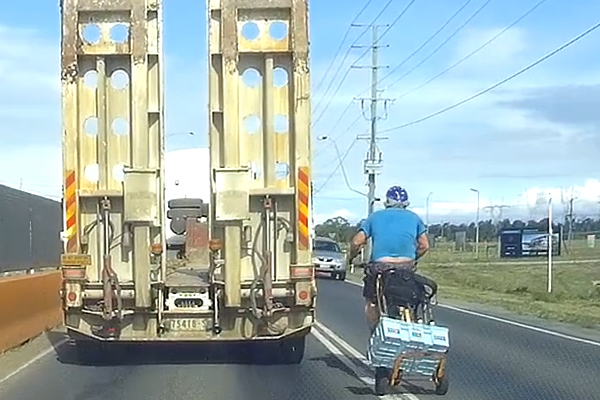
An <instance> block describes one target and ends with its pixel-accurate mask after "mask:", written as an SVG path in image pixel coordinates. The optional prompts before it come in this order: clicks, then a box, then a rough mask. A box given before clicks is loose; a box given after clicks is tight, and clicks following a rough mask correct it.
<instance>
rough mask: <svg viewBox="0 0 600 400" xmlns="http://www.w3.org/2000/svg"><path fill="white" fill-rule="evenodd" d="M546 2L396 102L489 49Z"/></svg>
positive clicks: (399, 97)
mask: <svg viewBox="0 0 600 400" xmlns="http://www.w3.org/2000/svg"><path fill="white" fill-rule="evenodd" d="M545 2H546V0H540V1H539V2H538V3H537V4H535V5H534V6H533V7H531V8H530V9H529V10H528V11H527V12H526V13H524V14H523V15H521V16H520V17H519V18H517V19H516V20H515V21H514V22H513V23H512V24H510V25H508V26H507V27H506V28H504V29H503V30H501V31H500V32H499V33H497V34H496V35H494V36H493V37H492V38H491V39H489V40H488V41H487V42H485V43H484V44H482V45H481V46H479V47H478V48H476V49H475V50H473V51H472V52H471V53H469V54H467V55H466V56H465V57H463V58H461V59H460V60H458V61H457V62H456V63H454V64H452V65H451V66H449V67H448V68H446V69H445V70H443V71H442V72H440V73H439V74H437V75H435V76H434V77H433V78H430V79H429V80H427V81H425V82H423V83H421V84H420V85H418V86H415V87H414V88H412V89H409V90H407V91H406V92H404V93H402V94H401V95H399V96H398V97H396V100H398V99H401V98H403V97H405V96H408V95H409V94H411V93H414V92H416V91H417V90H419V89H422V88H423V87H425V86H427V85H428V84H430V83H431V82H433V81H435V80H436V79H438V78H439V77H441V76H442V75H445V74H447V73H448V72H450V71H452V70H453V69H454V68H456V67H458V66H459V65H460V64H462V63H463V62H465V61H467V60H468V59H469V58H471V57H472V56H474V55H475V54H477V53H479V52H480V51H481V50H483V49H484V48H485V47H487V46H488V45H490V44H491V43H492V42H494V41H495V40H496V39H498V38H499V37H500V36H502V35H504V34H505V33H506V32H507V31H509V30H510V29H511V28H513V27H514V26H515V25H517V24H518V23H519V22H521V21H522V20H523V19H524V18H525V17H527V16H528V15H529V14H531V13H533V12H534V11H535V10H536V9H537V8H538V7H539V6H541V5H542V4H544V3H545Z"/></svg>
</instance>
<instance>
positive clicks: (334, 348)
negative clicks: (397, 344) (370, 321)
mask: <svg viewBox="0 0 600 400" xmlns="http://www.w3.org/2000/svg"><path fill="white" fill-rule="evenodd" d="M315 327H316V328H317V329H314V330H312V331H311V332H312V334H313V335H314V336H315V338H316V339H317V340H318V341H320V342H321V343H322V344H323V345H324V346H325V347H326V348H327V350H329V351H330V352H331V353H332V354H333V355H335V356H336V357H337V358H338V359H339V360H340V361H341V362H342V363H343V364H344V365H345V366H346V367H348V368H350V369H351V370H352V371H354V373H355V374H356V375H357V376H358V377H359V379H360V380H361V382H363V383H364V384H366V385H369V386H373V385H374V384H375V379H374V378H372V377H365V376H362V375H361V373H360V372H359V371H357V368H356V365H355V364H354V363H353V362H352V361H351V360H350V359H349V358H348V357H347V356H346V355H345V354H344V353H343V352H341V351H340V349H342V350H345V351H346V352H347V353H348V354H350V356H351V357H353V358H355V359H356V360H358V361H359V362H360V363H361V364H363V366H365V367H366V368H368V369H370V366H369V363H368V361H367V359H366V358H365V356H363V355H362V354H361V353H360V352H359V351H358V350H356V349H355V348H354V347H352V346H351V345H350V344H348V343H347V342H346V341H345V340H344V339H342V338H341V337H339V336H338V335H337V334H335V333H334V332H333V331H332V330H331V329H329V328H327V327H326V326H325V325H323V324H322V323H320V322H319V321H315ZM365 329H367V328H366V323H365ZM319 331H321V332H319ZM379 398H381V399H389V400H392V399H408V400H419V398H418V397H417V396H415V395H414V394H412V393H394V394H387V395H385V396H379Z"/></svg>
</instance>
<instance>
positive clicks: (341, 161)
mask: <svg viewBox="0 0 600 400" xmlns="http://www.w3.org/2000/svg"><path fill="white" fill-rule="evenodd" d="M356 143H357V140H356V139H354V140H353V141H352V143H350V146H348V148H347V149H346V151H345V152H344V154H343V155H341V156H340V154H338V164H337V166H336V167H335V168H334V169H333V170H332V171H331V173H330V174H329V175H328V176H327V178H325V182H323V183H322V184H321V186H319V188H318V189H316V190H315V192H314V195H316V194H317V193H319V192H320V191H321V190H323V189H324V188H325V186H327V184H328V183H329V181H330V180H331V179H332V178H333V176H334V175H335V173H336V172H337V171H338V169H340V168H344V165H343V164H344V160H345V159H346V157H348V154H350V151H351V150H352V148H353V147H354V145H355V144H356Z"/></svg>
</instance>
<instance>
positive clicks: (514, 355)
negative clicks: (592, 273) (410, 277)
mask: <svg viewBox="0 0 600 400" xmlns="http://www.w3.org/2000/svg"><path fill="white" fill-rule="evenodd" d="M441 290H443V288H442V289H441ZM360 294H361V289H360V287H357V286H354V285H351V284H349V283H340V282H335V281H324V280H323V281H321V282H320V285H319V299H318V301H319V309H318V315H317V318H318V319H319V320H320V321H321V322H323V323H324V324H326V325H327V326H328V328H329V329H331V330H332V331H334V332H335V333H336V334H337V335H339V336H340V337H342V339H344V340H345V341H346V342H347V343H348V344H350V345H351V346H352V347H354V348H356V349H358V350H360V351H361V352H362V350H363V349H364V348H365V343H366V341H367V339H368V331H367V329H366V328H365V324H366V323H365V322H364V318H363V315H362V309H363V308H364V305H363V304H364V303H363V300H362V298H361V297H360ZM435 316H436V322H437V324H438V325H443V326H447V327H448V328H449V329H450V342H451V344H450V354H449V356H448V375H449V377H450V391H449V393H448V394H447V395H446V396H445V397H444V398H445V399H448V400H470V399H473V400H483V399H485V400H506V399H523V400H575V399H582V400H583V399H586V400H587V399H590V400H591V399H600V379H598V376H600V362H599V360H600V347H598V346H593V345H589V344H585V343H579V342H575V341H571V340H568V339H564V338H560V337H555V336H550V335H547V334H544V333H540V332H535V331H532V330H528V329H524V328H522V327H518V326H513V325H508V324H505V323H501V322H496V321H491V320H489V319H483V318H480V317H477V316H471V315H467V314H465V313H461V312H457V311H452V310H448V309H444V308H442V307H437V308H436V309H435ZM408 382H409V383H410V380H409V381H408ZM417 385H418V386H419V387H410V385H408V386H409V387H408V389H409V391H410V392H412V393H414V394H415V395H416V396H418V398H419V399H423V400H425V399H430V398H431V399H433V398H440V397H439V396H433V395H427V394H421V393H423V390H422V389H421V388H425V389H430V388H431V384H429V383H425V384H423V383H422V382H419V383H417Z"/></svg>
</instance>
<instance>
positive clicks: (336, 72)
mask: <svg viewBox="0 0 600 400" xmlns="http://www.w3.org/2000/svg"><path fill="white" fill-rule="evenodd" d="M393 2H394V0H388V2H387V3H386V4H385V5H384V6H383V8H382V9H381V11H380V12H379V14H377V15H376V16H375V18H373V20H372V21H371V25H373V24H374V23H376V22H377V20H379V18H381V16H382V15H383V13H384V12H385V11H386V10H387V9H388V7H389V6H391V5H392V3H393ZM353 24H354V22H353V23H351V24H350V26H349V27H348V30H350V29H352V27H353ZM367 31H368V28H367V29H364V30H363V31H362V33H361V34H360V35H358V37H357V38H356V39H354V42H352V44H351V45H350V47H348V50H346V53H345V54H344V57H343V58H342V61H341V62H340V65H338V68H337V69H336V70H335V72H334V74H333V77H332V79H331V80H330V81H329V85H327V88H326V89H325V92H324V93H323V97H321V100H319V101H318V102H317V104H316V105H315V107H314V108H313V114H315V113H316V112H317V110H318V109H319V107H320V105H321V103H323V100H325V97H326V96H327V93H329V89H331V86H332V85H333V82H334V81H335V78H336V76H338V74H339V73H340V71H341V69H342V67H343V66H344V61H346V59H347V58H348V56H349V55H350V52H351V51H352V49H353V48H354V46H355V45H356V43H358V41H359V40H360V39H361V38H362V37H363V36H364V35H365V34H366V33H367ZM366 54H367V52H365V53H363V54H362V55H361V56H360V57H358V58H357V59H356V60H354V62H353V63H352V64H354V63H356V62H358V61H360V60H361V59H362V58H363V57H365V55H366ZM349 73H350V68H348V69H347V70H346V73H345V74H344V76H343V77H342V80H341V82H342V83H343V82H344V81H345V80H346V78H347V77H348V74H349ZM338 88H339V87H338ZM315 92H316V90H315ZM336 94H337V91H336V92H335V93H334V94H333V96H335V95H336ZM332 99H333V97H332ZM332 99H330V101H329V102H328V103H327V104H326V105H325V109H327V106H328V105H329V103H330V102H331V100H332ZM321 114H322V113H321ZM319 118H320V116H319ZM319 118H317V120H315V121H313V122H312V124H311V125H315V124H316V123H317V122H318V120H319Z"/></svg>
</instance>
